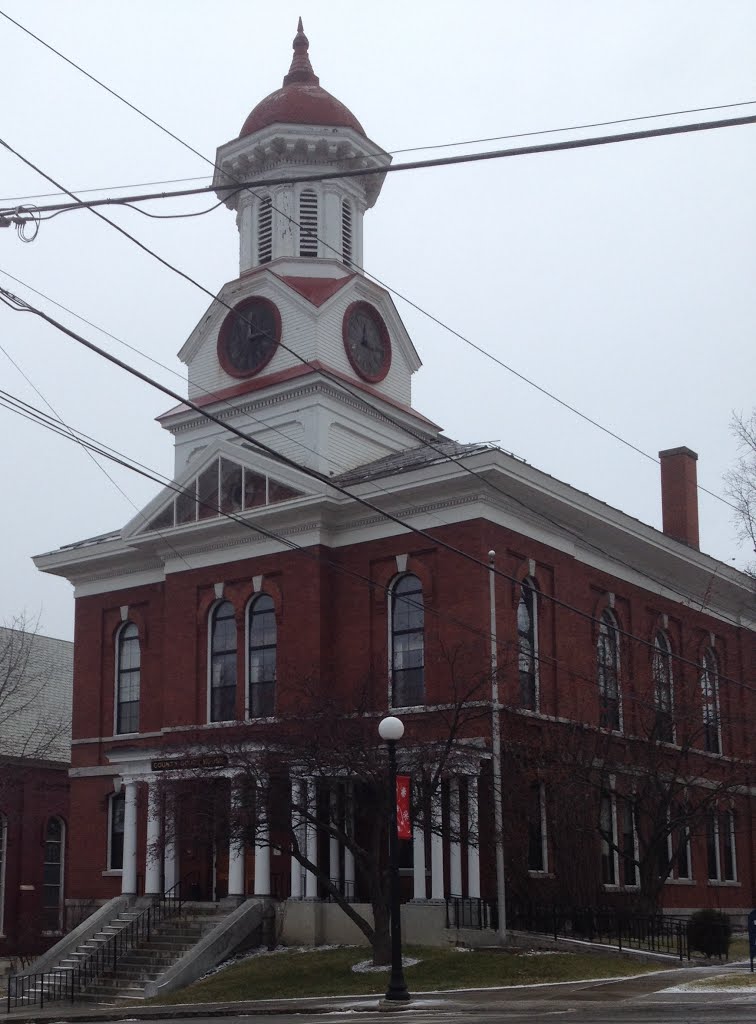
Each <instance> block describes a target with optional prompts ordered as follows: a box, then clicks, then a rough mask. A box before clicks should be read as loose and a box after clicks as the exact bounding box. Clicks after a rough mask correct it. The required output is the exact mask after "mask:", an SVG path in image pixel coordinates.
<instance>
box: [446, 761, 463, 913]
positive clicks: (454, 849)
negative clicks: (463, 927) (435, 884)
mask: <svg viewBox="0 0 756 1024" xmlns="http://www.w3.org/2000/svg"><path fill="white" fill-rule="evenodd" d="M449 895H450V896H461V895H462V844H461V843H460V840H459V778H458V776H456V775H455V776H454V778H452V779H451V780H450V781H449Z"/></svg>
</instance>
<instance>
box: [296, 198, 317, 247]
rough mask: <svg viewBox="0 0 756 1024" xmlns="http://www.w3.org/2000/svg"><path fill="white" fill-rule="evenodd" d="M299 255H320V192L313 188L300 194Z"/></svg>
mask: <svg viewBox="0 0 756 1024" xmlns="http://www.w3.org/2000/svg"><path fill="white" fill-rule="evenodd" d="M299 255H300V256H317V255H318V194H317V192H316V191H315V189H312V188H306V189H304V191H303V192H300V194H299Z"/></svg>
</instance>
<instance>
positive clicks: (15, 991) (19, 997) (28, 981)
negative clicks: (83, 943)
mask: <svg viewBox="0 0 756 1024" xmlns="http://www.w3.org/2000/svg"><path fill="white" fill-rule="evenodd" d="M194 874H196V873H195V872H193V873H192V874H190V875H187V876H185V877H184V878H182V879H181V880H180V881H179V882H177V883H176V885H174V886H173V887H172V888H171V889H169V890H168V891H167V892H165V893H164V894H163V895H162V896H159V897H156V899H155V901H154V902H153V903H151V904H150V906H148V907H146V908H145V909H144V910H143V911H142V913H141V914H138V915H137V916H136V917H135V918H133V919H132V920H131V921H129V923H128V924H125V925H124V926H123V928H121V929H119V930H118V931H117V932H115V933H114V934H113V935H111V936H110V938H109V939H103V940H102V941H101V942H98V944H97V947H96V948H95V949H93V950H92V951H91V952H90V953H88V954H87V956H86V957H84V958H82V960H81V962H80V963H78V964H76V965H75V966H71V967H54V968H52V969H51V970H49V971H43V972H39V973H33V974H29V973H24V974H15V975H11V976H10V977H9V978H8V993H7V999H6V1010H7V1012H8V1013H10V1011H11V1010H12V1009H15V1008H17V1007H19V1006H39V1007H43V1006H44V1005H45V1003H46V1002H52V1001H60V1000H69V1001H70V1002H72V1003H73V1002H75V1001H76V998H77V996H78V995H80V994H81V993H82V992H83V991H84V990H85V989H86V988H87V987H88V986H89V985H91V984H92V983H93V982H94V981H95V980H96V979H97V978H99V977H101V976H102V975H103V974H105V973H106V972H107V971H115V970H116V969H117V966H118V962H119V960H120V959H121V958H122V957H123V956H124V955H125V954H126V953H128V952H129V951H130V950H132V949H134V948H135V947H136V946H139V945H141V944H142V943H143V942H148V941H149V940H150V937H151V935H152V933H153V931H154V930H155V929H156V928H157V926H158V925H159V924H160V923H161V921H164V920H166V919H167V918H169V917H175V916H177V915H178V914H180V913H181V910H182V905H183V904H184V902H186V899H187V897H186V895H185V894H186V893H190V892H191V891H192V886H193V884H194V883H195V879H194V877H193V876H194ZM90 941H91V940H90Z"/></svg>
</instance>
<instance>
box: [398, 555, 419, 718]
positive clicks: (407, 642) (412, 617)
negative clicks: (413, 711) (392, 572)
mask: <svg viewBox="0 0 756 1024" xmlns="http://www.w3.org/2000/svg"><path fill="white" fill-rule="evenodd" d="M424 701H425V611H424V607H423V587H422V584H421V583H420V580H419V579H418V578H417V576H412V575H410V574H408V575H406V576H400V577H399V579H398V580H397V581H396V583H395V584H394V586H393V588H392V590H391V706H392V707H395V708H407V707H414V706H415V705H417V704H422V703H424Z"/></svg>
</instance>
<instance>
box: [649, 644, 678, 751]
mask: <svg viewBox="0 0 756 1024" xmlns="http://www.w3.org/2000/svg"><path fill="white" fill-rule="evenodd" d="M652 672H653V677H654V707H655V709H656V722H655V735H656V738H657V739H659V740H663V741H664V742H665V743H674V741H675V724H674V718H673V699H672V649H671V647H670V643H669V639H668V637H667V635H666V633H664V632H662V630H659V631H658V632H657V633H656V636H655V637H654V654H653V661H652Z"/></svg>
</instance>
